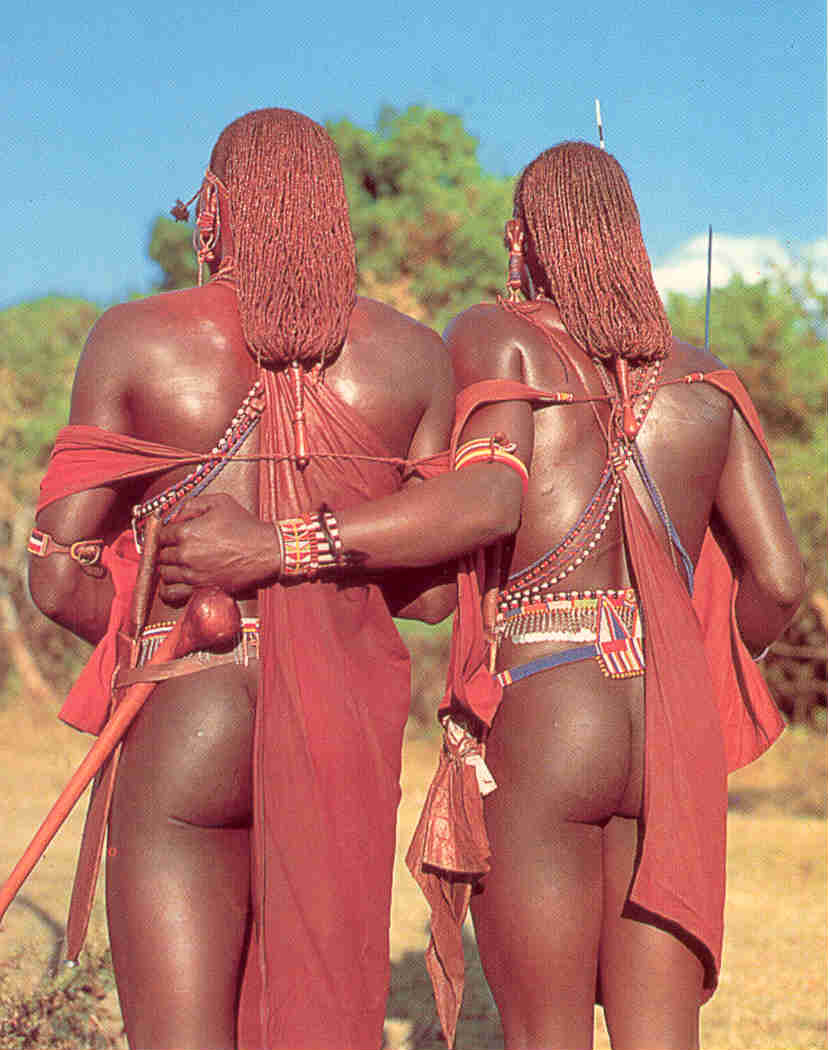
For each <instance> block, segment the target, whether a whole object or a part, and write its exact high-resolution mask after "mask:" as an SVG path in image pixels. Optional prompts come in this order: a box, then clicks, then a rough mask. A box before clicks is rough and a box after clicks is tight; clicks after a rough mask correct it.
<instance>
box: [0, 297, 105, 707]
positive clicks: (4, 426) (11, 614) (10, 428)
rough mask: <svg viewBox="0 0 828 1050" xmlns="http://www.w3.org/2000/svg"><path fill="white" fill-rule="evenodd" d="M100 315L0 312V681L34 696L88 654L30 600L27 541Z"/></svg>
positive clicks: (67, 675) (49, 304) (76, 307)
mask: <svg viewBox="0 0 828 1050" xmlns="http://www.w3.org/2000/svg"><path fill="white" fill-rule="evenodd" d="M99 313H100V311H99V310H98V308H97V307H96V306H94V305H93V304H92V303H88V302H84V301H82V300H78V299H65V298H61V297H58V296H50V297H48V298H45V299H38V300H36V301H35V302H31V303H25V304H22V305H20V306H14V307H11V308H10V309H8V310H4V311H2V312H1V313H0V447H1V448H2V452H3V454H2V459H0V637H2V640H3V644H0V686H2V685H3V684H5V682H6V680H7V679H8V677H9V676H10V675H11V676H12V677H13V678H14V681H15V682H16V685H17V687H18V688H19V689H20V690H21V691H22V693H23V694H25V695H26V696H27V697H28V698H29V699H30V700H31V699H34V700H35V701H38V700H40V701H43V702H47V701H48V702H50V703H51V702H52V701H53V699H54V697H53V695H52V691H53V690H55V695H59V693H60V692H62V691H65V689H66V688H67V686H68V685H69V683H70V682H71V681H72V679H73V678H74V676H75V674H76V673H77V670H78V668H79V666H80V663H81V660H82V659H83V658H84V656H85V655H86V653H87V652H88V647H87V646H86V645H85V644H84V643H82V642H80V641H79V640H78V639H76V638H74V637H73V636H72V635H70V634H69V633H68V632H66V631H63V630H61V629H60V628H58V627H56V626H54V625H53V624H51V623H49V621H48V620H45V619H44V617H43V616H41V615H40V613H39V612H38V611H37V610H36V609H35V608H34V606H33V605H32V603H31V600H30V599H29V596H28V586H27V582H26V540H27V538H28V535H29V530H30V529H31V526H32V522H33V520H34V509H35V503H36V500H37V491H38V485H39V482H40V478H41V476H42V475H43V472H44V470H45V466H46V462H47V460H48V456H49V452H50V451H51V448H52V444H53V442H54V439H55V435H56V433H57V431H58V430H59V428H60V427H61V426H62V425H63V424H64V423H65V422H66V420H67V418H68V415H69V399H70V394H71V390H72V378H73V376H74V372H75V365H76V364H77V359H78V354H79V353H80V349H81V347H82V346H83V343H84V341H85V339H86V335H87V333H88V331H89V328H90V327H91V326H92V324H93V323H94V322H95V320H96V319H97V317H98V315H99ZM35 653H36V654H37V658H35V657H34V655H33V654H35Z"/></svg>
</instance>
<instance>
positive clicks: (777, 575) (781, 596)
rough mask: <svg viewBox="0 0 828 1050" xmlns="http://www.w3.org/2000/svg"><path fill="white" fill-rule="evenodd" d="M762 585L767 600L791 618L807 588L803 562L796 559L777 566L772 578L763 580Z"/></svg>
mask: <svg viewBox="0 0 828 1050" xmlns="http://www.w3.org/2000/svg"><path fill="white" fill-rule="evenodd" d="M762 585H763V590H764V591H765V594H766V595H767V597H768V600H769V601H772V602H773V603H774V604H775V605H777V606H778V607H779V608H780V609H784V610H785V611H786V612H788V613H789V614H790V615H791V616H793V614H794V613H795V612H796V610H797V609H798V608H799V606H800V605H801V604H802V599H803V598H804V597H805V591H806V588H807V579H806V574H805V564H804V562H803V561H802V559H801V558H796V559H791V560H790V562H789V563H788V564H786V565H784V566H778V567H777V569H776V571H775V572H774V573H773V576H772V577H768V578H766V579H764V580H763V581H762Z"/></svg>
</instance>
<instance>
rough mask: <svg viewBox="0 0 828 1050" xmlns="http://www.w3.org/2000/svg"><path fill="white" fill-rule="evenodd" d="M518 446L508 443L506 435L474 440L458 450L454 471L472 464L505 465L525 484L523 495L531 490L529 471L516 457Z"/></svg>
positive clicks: (511, 442) (512, 442) (494, 435)
mask: <svg viewBox="0 0 828 1050" xmlns="http://www.w3.org/2000/svg"><path fill="white" fill-rule="evenodd" d="M516 448H517V445H516V444H515V443H514V441H507V439H506V436H505V435H504V434H493V435H492V436H491V437H487V438H473V439H472V440H471V441H466V442H465V443H464V444H462V445H461V446H460V447H459V448H458V449H457V454H456V456H455V457H454V469H455V470H462V469H463V467H469V466H471V465H472V463H503V464H505V465H506V466H507V467H511V468H512V470H514V471H515V472H516V473H517V474H519V475H520V480H521V483H522V484H523V495H524V496H525V495H526V492H527V490H528V488H529V471H528V470H527V469H526V466H525V465H524V463H523V460H522V459H520V458H519V457H518V456H516V455H515V449H516Z"/></svg>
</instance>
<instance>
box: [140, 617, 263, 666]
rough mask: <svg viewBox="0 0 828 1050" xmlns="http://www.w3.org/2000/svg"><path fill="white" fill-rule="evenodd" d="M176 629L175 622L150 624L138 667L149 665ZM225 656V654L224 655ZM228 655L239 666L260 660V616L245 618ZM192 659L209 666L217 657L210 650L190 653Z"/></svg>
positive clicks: (167, 621) (142, 633) (163, 621)
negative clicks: (159, 648)
mask: <svg viewBox="0 0 828 1050" xmlns="http://www.w3.org/2000/svg"><path fill="white" fill-rule="evenodd" d="M173 627H175V620H162V621H161V622H160V623H153V624H149V625H148V626H147V627H145V628H144V630H143V631H142V632H141V640H140V643H139V645H140V648H139V651H138V660H137V665H136V666H138V667H143V666H144V665H145V664H146V663H148V662H149V661H150V660H151V659H152V658H153V656H154V655H155V653H156V652H157V651H158V647H159V646H160V645H161V643H162V642H163V641H164V639H165V638H166V637H167V635H168V634H169V633H170V631H171V630H172V629H173ZM222 655H223V656H224V655H225V654H222ZM226 655H228V656H229V655H232V656H233V657H234V660H235V662H236V663H237V664H239V665H240V666H243V667H247V665H248V664H249V663H250V661H251V660H258V659H259V618H258V616H243V617H242V625H241V631H240V632H239V635H238V638H237V641H236V644H235V646H234V647H233V648H232V649H231V650H230V651H229V653H227V654H226ZM188 656H189V658H190V659H193V658H195V659H197V660H200V661H201V662H202V663H204V664H209V663H210V661H211V660H212V659H213V658H214V657H215V656H216V654H215V653H213V652H211V651H210V650H209V649H202V650H199V651H197V652H193V653H188Z"/></svg>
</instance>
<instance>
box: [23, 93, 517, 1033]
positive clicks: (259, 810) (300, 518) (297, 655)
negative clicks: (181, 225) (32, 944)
mask: <svg viewBox="0 0 828 1050" xmlns="http://www.w3.org/2000/svg"><path fill="white" fill-rule="evenodd" d="M177 211H178V214H179V215H182V216H183V206H181V207H179V208H178V209H177ZM196 247H197V249H198V254H199V261H200V263H206V264H207V265H208V266H209V269H210V270H211V272H212V279H211V280H210V281H209V282H208V283H207V284H205V285H204V286H203V287H198V288H194V289H190V290H186V291H180V292H173V293H168V294H163V295H158V296H155V297H152V298H150V299H146V300H143V301H138V302H130V303H127V304H123V305H120V306H117V307H115V308H113V309H111V310H108V311H107V312H106V313H105V314H104V315H103V316H102V318H101V319H100V320H99V321H98V323H97V324H96V325H95V327H94V329H93V330H92V332H91V334H90V336H89V339H88V342H87V345H86V347H85V349H84V351H83V354H82V357H81V359H80V363H79V365H78V369H77V374H76V379H75V384H74V390H73V395H72V406H71V417H70V425H69V426H68V427H66V428H65V429H64V430H63V431H62V432H61V433H60V435H59V437H58V441H57V443H56V447H55V452H54V455H53V459H52V463H51V466H50V470H49V472H48V474H47V476H46V478H45V479H44V483H43V487H42V492H41V503H40V507H39V511H38V516H37V528H36V530H35V532H34V533H33V536H32V542H31V545H30V550H31V553H32V558H31V573H30V579H31V590H32V594H33V597H34V599H35V601H36V602H37V604H38V605H39V607H40V608H41V609H42V610H43V611H44V612H45V613H46V614H47V615H48V616H50V617H51V618H53V619H54V620H56V621H57V622H59V623H61V624H63V625H64V626H66V627H68V628H69V629H70V630H72V631H74V632H75V633H77V634H78V635H80V636H81V637H83V638H86V639H88V640H90V641H91V642H96V643H99V644H98V646H97V648H96V651H95V654H94V656H93V659H92V661H91V662H90V664H89V666H88V668H87V669H86V670H85V672H84V674H83V676H82V678H81V680H80V681H79V683H78V685H77V686H76V688H75V689H74V690H73V693H72V694H71V695H70V697H69V699H68V701H67V702H66V704H65V705H64V707H63V709H62V712H61V714H62V717H63V718H64V719H65V720H66V721H68V722H70V723H71V724H73V725H75V726H77V727H79V728H81V729H84V730H87V731H91V732H98V731H99V730H100V728H101V726H102V724H103V722H104V721H105V719H106V717H107V712H108V708H109V687H110V683H111V682H112V681H113V677H114V682H115V685H116V688H115V690H114V695H115V697H116V699H117V697H118V696H119V695H120V694H121V687H122V686H124V685H125V684H126V683H128V682H129V681H134V680H136V678H139V677H140V676H141V675H142V674H145V675H151V676H154V677H156V678H157V677H159V676H160V677H166V676H167V674H169V675H173V677H166V680H164V681H162V682H160V684H158V685H157V686H156V689H155V692H154V694H153V696H152V697H151V699H150V700H149V701H148V702H147V704H146V705H145V706H144V708H143V709H142V711H141V713H140V715H139V716H138V718H137V720H136V721H135V722H134V723H133V725H132V727H131V728H130V731H129V733H128V735H127V738H126V741H125V743H124V746H123V748H122V751H121V754H120V759H119V764H118V766H117V778H116V780H115V783H114V795H113V798H112V803H111V814H110V817H109V839H108V848H107V850H106V857H107V911H108V918H109V928H110V938H111V945H112V956H113V962H114V967H115V972H116V977H117V983H118V991H119V995H120V999H121V1005H122V1009H123V1015H124V1020H125V1024H126V1030H127V1035H128V1038H129V1042H130V1045H131V1046H133V1047H141V1048H151V1047H158V1048H165V1050H169V1048H170V1047H173V1046H174V1047H177V1048H182V1050H183V1048H187V1047H191V1048H197V1050H205V1048H230V1047H234V1046H236V1045H237V1039H238V1045H241V1046H246V1047H251V1048H261V1047H267V1048H275V1047H285V1048H289V1050H302V1048H309V1050H310V1048H312V1050H318V1048H322V1047H324V1048H337V1050H342V1048H354V1050H366V1048H369V1047H379V1045H380V1043H381V1040H382V1023H383V1018H384V1013H385V1000H386V995H387V986H388V975H389V963H388V909H389V901H390V888H391V870H392V862H393V854H394V825H395V813H396V805H397V801H398V794H399V787H398V774H399V765H400V749H401V739H402V730H403V726H404V723H405V719H406V716H407V711H408V702H409V670H408V656H407V653H406V651H405V649H404V647H403V645H402V644H401V642H400V639H399V637H398V635H397V633H396V631H395V628H394V626H393V622H392V619H391V612H392V611H393V612H394V613H396V614H406V613H407V612H408V613H410V614H413V613H414V612H415V609H414V606H411V605H410V604H407V602H408V596H409V595H410V594H413V593H414V590H412V589H411V587H410V580H408V579H407V578H406V577H405V574H403V576H402V578H401V579H398V580H397V581H396V583H390V582H389V583H388V584H387V586H386V593H385V595H383V593H381V592H380V590H379V588H378V586H377V585H376V584H375V583H374V582H366V581H365V579H364V578H360V579H359V580H357V582H356V583H354V584H353V585H347V583H346V581H344V580H342V579H340V578H338V577H336V578H331V579H325V578H324V574H325V573H326V572H327V573H333V572H334V571H335V570H340V573H339V575H341V569H342V567H343V565H344V563H345V561H346V560H347V559H346V556H345V554H344V552H343V547H342V543H341V540H340V539H339V536H338V533H337V522H336V518H335V517H334V515H333V514H332V513H330V512H329V511H327V510H324V509H322V508H323V504H329V505H331V506H334V507H336V508H338V509H343V510H344V509H347V508H348V507H349V506H351V505H354V504H357V503H359V502H361V501H364V500H367V499H368V498H370V497H379V496H382V495H383V494H386V493H393V492H394V491H395V490H397V489H400V488H402V487H410V486H411V485H413V484H415V483H416V482H419V481H421V480H422V478H423V477H424V476H426V475H427V474H428V473H429V471H431V470H433V469H435V464H437V465H438V466H439V457H438V458H437V459H436V460H435V459H433V456H434V454H435V453H437V452H439V451H440V450H441V449H445V447H446V446H447V444H448V439H449V431H450V426H451V420H452V417H453V408H454V387H453V381H452V375H451V366H450V362H449V359H448V356H447V354H446V352H445V349H444V347H443V344H442V343H441V341H440V339H439V337H438V336H437V335H436V334H435V333H433V332H432V331H431V330H430V329H428V328H426V327H424V326H423V325H421V324H418V323H417V322H415V321H413V320H411V319H410V318H408V317H405V316H403V315H401V314H399V313H397V312H396V311H394V310H392V309H391V308H389V307H387V306H385V305H383V304H381V303H378V302H374V301H370V300H366V299H363V298H359V297H356V296H355V281H356V268H355V258H354V243H353V237H352V234H351V230H350V226H349V221H348V212H347V205H346V199H345V193H344V188H343V182H342V175H341V170H340V165H339V158H338V157H337V154H336V151H335V148H334V146H333V143H332V142H331V140H330V138H329V137H328V136H327V134H326V133H325V132H324V130H323V129H322V128H320V127H319V126H318V125H316V124H315V123H313V122H312V121H310V120H308V119H307V118H305V117H303V116H301V115H299V114H296V113H293V112H290V111H287V110H278V109H272V110H261V111H256V112H253V113H250V114H248V115H247V116H244V117H242V118H240V119H239V120H237V121H235V122H234V123H232V124H231V125H229V127H228V128H226V129H225V131H224V132H223V133H222V134H221V136H220V138H219V139H218V141H217V143H216V146H215V148H214V150H213V153H212V157H211V161H210V167H209V169H208V171H207V174H206V176H205V179H204V182H203V185H202V188H201V191H200V195H199V200H198V213H197V227H196ZM207 450H210V451H207ZM430 457H432V458H431V459H430ZM487 471H488V472H489V474H490V475H491V476H490V477H489V478H488V481H485V477H486V474H487ZM479 473H480V476H481V478H482V479H484V480H483V481H482V482H481V486H482V487H481V491H482V489H483V488H485V487H489V488H491V487H492V485H494V488H495V489H497V485H498V481H499V479H502V478H503V477H505V476H507V475H508V480H507V481H506V482H505V484H506V487H507V488H508V487H509V485H511V484H512V481H511V471H504V470H503V468H502V467H500V466H499V465H495V466H491V465H486V464H484V465H482V466H481V467H480V468H479ZM207 485H209V489H207V495H205V496H203V497H202V499H204V500H206V501H207V505H208V506H209V505H210V501H211V500H212V501H216V502H217V503H218V504H219V505H222V501H224V502H225V503H228V504H231V505H232V506H233V507H234V508H235V509H242V510H243V511H244V513H245V515H246V521H247V523H248V525H252V526H257V527H259V528H260V529H261V528H263V529H264V531H265V533H266V534H267V536H268V537H269V538H270V539H271V540H272V541H273V542H276V541H277V539H278V541H279V542H280V543H281V547H280V551H281V554H282V564H281V565H278V564H277V565H271V566H270V567H269V568H268V569H267V571H266V572H265V573H264V574H262V576H261V577H260V578H258V579H256V580H255V581H253V582H251V576H250V574H249V572H247V570H246V567H245V565H244V564H243V562H244V556H243V557H242V559H240V560H238V561H236V563H235V567H234V565H233V564H232V562H231V559H232V555H230V556H228V555H229V552H230V547H229V546H223V545H222V544H223V542H224V540H226V537H225V538H223V537H222V536H221V535H217V536H216V544H217V546H216V547H215V548H214V549H213V550H212V551H211V556H212V557H215V558H217V559H218V561H219V562H220V563H221V565H222V566H223V568H224V570H225V575H224V577H223V579H222V582H223V585H224V587H225V589H227V590H228V591H230V592H232V593H233V594H234V595H235V596H236V598H237V599H238V602H239V605H240V606H241V612H242V613H243V615H244V617H245V620H244V630H243V633H242V636H241V637H240V638H239V644H238V646H237V649H236V650H235V651H234V652H233V653H230V654H228V653H202V654H200V655H199V656H198V658H197V659H191V660H190V661H189V662H185V663H183V664H179V665H172V666H171V667H164V668H161V669H160V670H159V669H154V668H153V669H149V670H148V669H147V668H145V667H143V665H144V664H145V663H146V661H147V659H148V658H149V657H151V655H152V652H153V650H154V649H155V648H156V647H157V645H158V642H159V639H161V638H163V637H164V636H165V634H166V633H167V631H168V630H169V625H170V623H171V622H172V621H173V620H174V619H175V618H176V617H177V616H178V615H179V611H180V605H181V602H180V598H181V596H182V594H181V592H182V591H186V588H181V587H179V588H178V590H179V593H178V594H176V585H175V584H173V585H171V586H167V585H166V584H164V585H163V586H162V588H161V589H156V592H155V593H154V596H153V597H152V599H151V604H150V607H149V613H148V616H147V617H146V626H143V625H142V623H139V624H138V627H139V632H138V637H137V639H135V640H134V642H133V643H132V644H130V639H128V638H127V639H126V643H127V644H126V646H125V645H124V644H123V643H124V637H123V635H124V633H125V632H126V630H127V623H128V621H129V619H130V613H129V603H130V594H131V591H132V590H133V587H134V583H135V576H136V563H137V553H136V544H140V543H141V542H142V539H143V537H144V535H145V525H146V524H147V521H148V518H149V517H150V516H152V515H154V514H160V515H161V516H162V520H169V518H170V516H171V515H172V514H173V513H174V512H176V511H180V510H182V509H183V508H184V507H186V506H187V503H188V500H189V499H190V498H191V497H193V496H194V495H195V494H197V493H199V492H201V491H202V490H204V489H205V487H206V486H207ZM493 506H494V509H491V508H492V507H493ZM516 506H517V501H516V500H515V499H514V498H513V497H512V495H511V494H510V493H507V498H506V499H505V500H503V501H502V502H501V504H500V507H501V511H502V508H504V507H505V508H506V509H507V514H506V515H505V517H504V516H503V515H502V514H501V517H502V518H503V520H501V521H495V518H496V516H497V514H498V513H499V512H498V510H497V500H495V501H494V503H492V502H491V501H490V504H489V507H490V509H489V511H488V516H482V517H481V519H480V520H479V522H470V523H469V524H468V527H467V535H466V538H465V540H464V542H465V544H466V546H473V545H475V544H479V543H481V542H487V541H489V540H490V539H492V538H493V536H495V535H503V534H506V533H508V532H509V531H511V530H513V529H514V527H515V524H516V518H515V508H516ZM313 512H318V513H313ZM448 517H449V515H447V514H444V519H445V518H448ZM279 519H286V520H284V522H283V526H282V527H281V528H280V530H278V531H277V530H275V529H274V526H273V524H272V523H273V522H276V521H277V520H279ZM263 522H264V524H263ZM493 523H494V524H493ZM391 524H392V525H393V522H392V523H391ZM422 526H423V519H421V520H420V522H419V523H418V525H417V531H422ZM444 526H445V520H441V519H440V518H439V516H435V518H434V520H433V521H432V522H429V525H428V530H427V531H429V533H431V531H433V533H434V535H439V531H440V529H441V528H442V527H444ZM386 532H387V535H388V536H389V538H390V539H389V544H390V546H393V533H394V529H393V528H392V527H389V528H387V530H386ZM86 540H91V541H92V542H91V543H86V542H80V543H77V542H76V541H86ZM232 540H234V541H235V542H236V544H237V546H238V547H240V548H241V550H242V552H243V554H244V552H245V549H246V548H248V547H250V549H253V544H252V538H251V530H250V529H248V531H247V532H245V531H244V529H243V528H239V529H238V530H237V532H236V534H235V535H234V536H233V537H232ZM432 548H433V540H432ZM427 553H428V558H429V561H431V562H433V561H434V560H435V559H434V557H433V556H432V555H431V552H430V551H429V552H427ZM449 553H450V552H449ZM422 561H423V559H422V558H421V557H419V558H418V557H417V556H416V552H415V554H414V555H410V554H405V555H404V556H402V557H398V556H397V555H396V553H395V554H393V555H392V556H391V557H390V559H389V560H388V564H391V565H396V566H401V567H402V568H405V567H406V566H409V565H419V564H421V563H422ZM280 571H281V573H282V575H287V576H289V577H290V578H291V579H293V580H299V579H301V578H304V577H308V576H314V575H318V576H319V580H318V581H317V582H312V583H306V584H305V583H303V584H302V586H299V587H296V586H293V587H289V586H281V585H277V584H276V583H275V581H276V579H277V577H278V576H279V575H280ZM423 580H424V576H423V573H422V572H418V573H417V580H416V581H415V588H414V589H415V590H417V591H420V590H422V589H423ZM287 582H290V580H288V581H287ZM256 585H260V586H259V589H258V590H257V586H256ZM450 590H451V591H452V593H453V590H454V582H453V576H452V578H451V581H450ZM438 598H439V601H438V605H437V606H435V607H436V608H438V612H437V613H435V614H434V615H437V616H442V615H444V614H445V611H446V606H445V603H444V600H443V598H442V596H441V595H439V594H438ZM428 600H429V599H428V597H426V598H425V599H421V600H420V604H419V606H418V607H417V608H418V609H419V610H420V615H430V614H429V613H428V612H427V604H428ZM450 600H451V601H453V597H452V598H451V599H450ZM424 609H426V611H425V612H423V610H424ZM143 619H144V618H142V620H143ZM129 653H132V657H131V659H130V657H129ZM130 663H131V665H132V666H131V667H130ZM178 671H183V672H186V673H183V674H181V675H180V676H178V675H177V672H178ZM130 676H131V677H130ZM112 768H113V767H110V769H112ZM104 813H105V807H104ZM94 860H95V850H94V849H93V851H92V867H93V868H94ZM88 869H89V860H88V858H87V866H86V871H85V875H84V879H85V882H83V880H81V881H82V883H83V884H84V885H88V883H89V870H88ZM82 896H83V894H82V893H81V897H82ZM82 906H83V902H81V909H82ZM72 928H74V929H75V930H77V928H78V923H77V921H75V926H74V927H72V923H70V930H71V929H72ZM80 928H81V933H80V937H81V938H82V933H83V922H82V921H81V923H80ZM72 938H74V940H75V941H77V940H78V935H77V933H74V934H72V933H71V932H70V939H72ZM76 949H77V944H75V949H74V950H76ZM237 1026H238V1031H239V1033H240V1034H239V1035H237Z"/></svg>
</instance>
